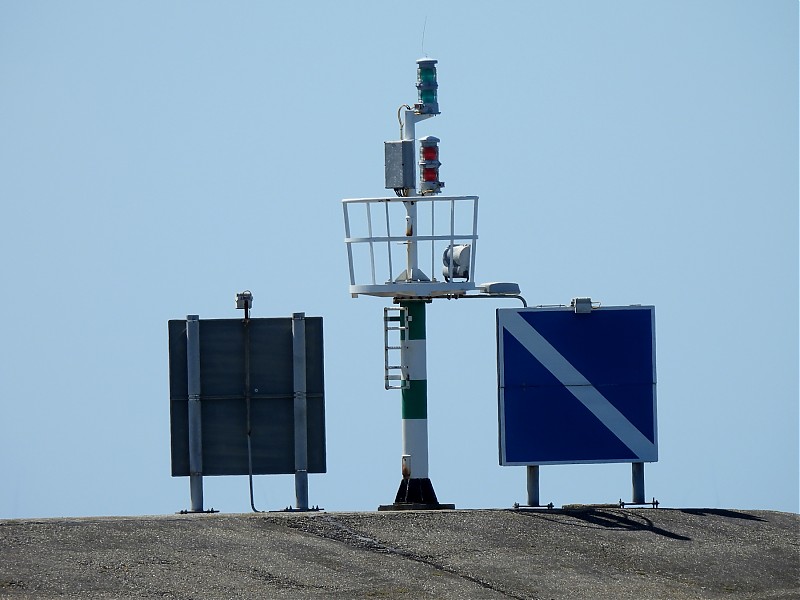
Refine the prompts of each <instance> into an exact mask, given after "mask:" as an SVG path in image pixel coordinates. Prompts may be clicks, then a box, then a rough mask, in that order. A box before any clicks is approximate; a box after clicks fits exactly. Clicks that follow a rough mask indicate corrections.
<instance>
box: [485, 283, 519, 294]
mask: <svg viewBox="0 0 800 600" xmlns="http://www.w3.org/2000/svg"><path fill="white" fill-rule="evenodd" d="M478 289H479V290H480V292H481V294H486V295H488V296H519V284H518V283H513V282H511V281H492V282H490V283H482V284H480V285H479V286H478Z"/></svg>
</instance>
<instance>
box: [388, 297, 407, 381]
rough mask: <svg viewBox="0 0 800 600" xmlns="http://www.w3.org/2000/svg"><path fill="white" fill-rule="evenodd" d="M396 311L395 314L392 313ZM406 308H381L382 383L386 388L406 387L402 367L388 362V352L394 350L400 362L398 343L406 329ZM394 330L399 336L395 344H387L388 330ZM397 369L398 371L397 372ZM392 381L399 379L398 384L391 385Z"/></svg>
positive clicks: (400, 341) (399, 346)
mask: <svg viewBox="0 0 800 600" xmlns="http://www.w3.org/2000/svg"><path fill="white" fill-rule="evenodd" d="M392 313H396V314H392ZM408 320H409V315H408V309H407V308H406V307H404V306H386V307H384V309H383V371H384V384H383V387H385V388H386V389H387V390H405V389H408V380H407V379H404V378H403V367H402V365H400V364H395V365H393V364H390V361H389V352H390V351H393V352H395V355H394V356H396V357H397V361H396V362H398V363H400V362H401V361H400V355H399V353H400V350H401V348H402V346H401V345H400V344H401V343H402V341H403V332H404V331H408V325H407V323H408ZM393 331H396V332H397V335H398V336H399V337H400V339H399V340H398V343H397V345H391V344H389V335H390V333H389V332H393ZM398 371H399V372H398ZM393 381H399V382H400V385H392V382H393Z"/></svg>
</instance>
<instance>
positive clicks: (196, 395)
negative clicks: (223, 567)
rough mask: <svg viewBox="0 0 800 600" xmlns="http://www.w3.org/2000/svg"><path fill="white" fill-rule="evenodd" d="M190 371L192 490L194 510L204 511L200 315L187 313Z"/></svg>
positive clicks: (190, 463) (188, 372)
mask: <svg viewBox="0 0 800 600" xmlns="http://www.w3.org/2000/svg"><path fill="white" fill-rule="evenodd" d="M186 372H187V383H188V388H189V409H188V410H189V489H190V493H191V509H190V510H191V512H203V434H202V429H201V423H202V418H201V416H202V412H201V404H200V316H199V315H187V316H186Z"/></svg>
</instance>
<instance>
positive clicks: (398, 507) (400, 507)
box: [378, 502, 456, 511]
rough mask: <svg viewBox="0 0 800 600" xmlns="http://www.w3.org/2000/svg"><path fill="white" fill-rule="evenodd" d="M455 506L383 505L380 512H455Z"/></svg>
mask: <svg viewBox="0 0 800 600" xmlns="http://www.w3.org/2000/svg"><path fill="white" fill-rule="evenodd" d="M455 508H456V505H455V504H438V503H437V504H421V503H419V502H395V503H394V504H381V505H380V506H379V507H378V510H379V511H385V510H455Z"/></svg>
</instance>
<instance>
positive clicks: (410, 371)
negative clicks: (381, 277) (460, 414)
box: [395, 300, 439, 506]
mask: <svg viewBox="0 0 800 600" xmlns="http://www.w3.org/2000/svg"><path fill="white" fill-rule="evenodd" d="M426 303H427V302H426V301H425V300H401V301H400V307H401V308H403V309H405V310H404V311H403V312H402V313H401V314H402V315H403V316H401V322H400V325H401V327H403V329H401V346H400V361H401V364H402V368H403V379H404V380H405V381H406V385H405V387H404V388H403V390H402V395H403V399H402V419H403V421H402V423H403V425H402V429H403V465H402V466H403V480H402V481H401V482H400V489H399V490H398V491H397V497H396V498H395V504H407V503H412V504H418V505H419V504H425V505H430V506H434V505H435V506H439V501H438V500H437V499H436V493H435V492H434V491H433V484H431V480H430V478H429V475H428V373H427V367H426V362H427V358H426V349H425V346H426V342H425V305H426Z"/></svg>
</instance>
